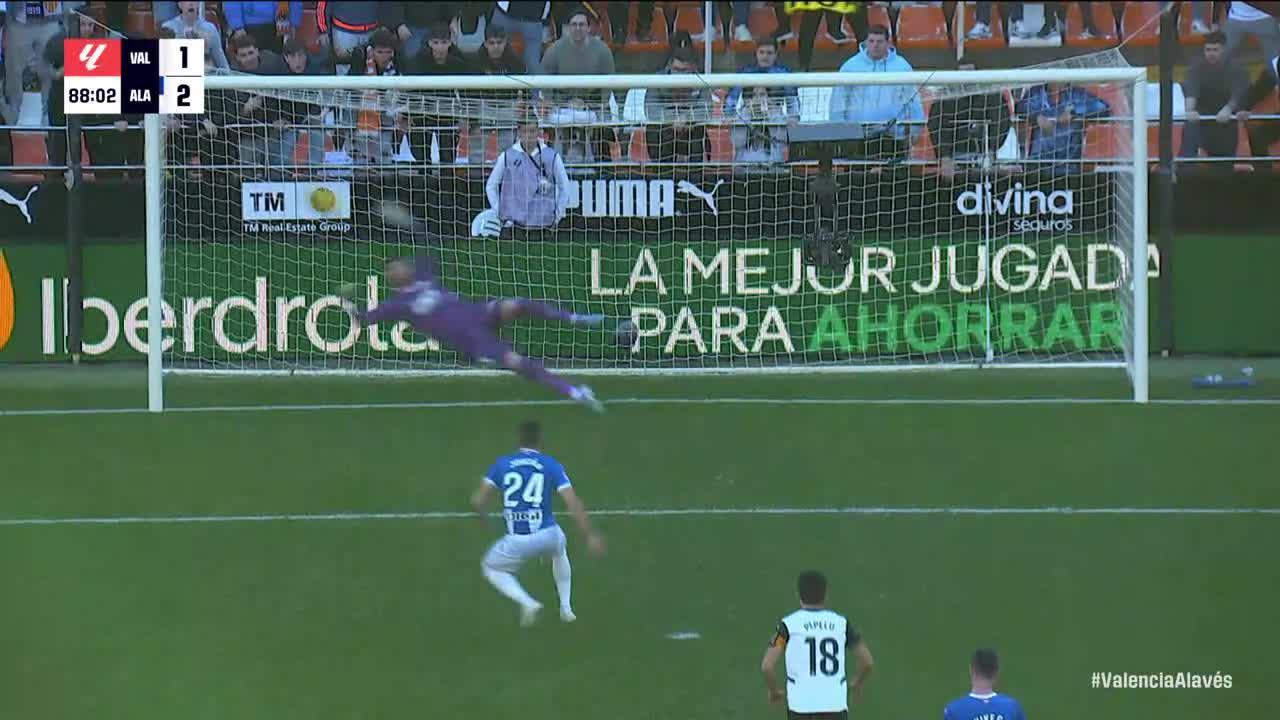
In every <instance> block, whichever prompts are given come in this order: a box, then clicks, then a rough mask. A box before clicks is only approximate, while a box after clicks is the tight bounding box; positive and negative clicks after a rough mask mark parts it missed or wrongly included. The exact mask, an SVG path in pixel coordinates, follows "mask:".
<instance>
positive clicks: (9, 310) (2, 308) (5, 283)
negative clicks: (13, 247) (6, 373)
mask: <svg viewBox="0 0 1280 720" xmlns="http://www.w3.org/2000/svg"><path fill="white" fill-rule="evenodd" d="M13 310H14V307H13V280H12V279H11V278H10V277H9V265H8V263H6V262H5V260H4V251H3V250H0V350H3V349H4V346H5V345H8V344H9V338H10V337H11V336H12V335H13V314H14V313H13Z"/></svg>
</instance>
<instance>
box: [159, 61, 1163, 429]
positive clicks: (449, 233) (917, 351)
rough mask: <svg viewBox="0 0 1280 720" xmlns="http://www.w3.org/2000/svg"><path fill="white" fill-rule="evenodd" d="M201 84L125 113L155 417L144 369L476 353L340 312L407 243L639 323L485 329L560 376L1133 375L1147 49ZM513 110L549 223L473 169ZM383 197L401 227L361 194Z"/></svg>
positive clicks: (376, 294)
mask: <svg viewBox="0 0 1280 720" xmlns="http://www.w3.org/2000/svg"><path fill="white" fill-rule="evenodd" d="M206 91H207V93H208V97H207V98H206V108H209V109H210V115H209V116H207V117H206V118H203V119H200V118H198V119H195V120H186V119H174V118H172V117H158V116H150V117H148V118H147V121H146V123H145V131H146V136H147V143H146V149H147V153H146V166H147V167H146V179H147V190H146V193H147V195H146V197H147V254H146V255H147V274H146V277H147V296H148V316H147V322H148V325H147V327H148V331H149V337H163V338H164V342H163V343H149V344H148V363H147V367H148V389H149V397H150V400H149V407H150V409H152V410H160V409H162V408H163V407H164V406H165V401H164V397H163V377H164V374H165V373H170V372H176V373H181V372H226V373H279V372H288V373H297V372H334V373H365V372H368V373H392V374H396V373H399V374H405V373H478V372H485V371H483V370H480V369H477V368H476V367H475V366H474V365H473V364H472V363H470V362H469V361H467V359H466V358H462V357H459V356H458V355H456V354H455V353H453V352H452V351H451V350H450V349H448V348H442V347H440V346H439V345H438V344H437V343H435V342H434V341H433V340H432V339H430V338H422V337H418V336H415V335H414V334H413V332H412V331H411V330H410V329H408V328H407V327H405V326H404V324H403V323H398V324H395V325H392V326H389V327H376V326H374V327H369V328H358V327H356V326H355V325H354V323H352V322H351V321H350V319H349V317H348V316H347V315H346V313H345V312H344V311H343V310H342V309H341V304H340V302H339V299H338V298H337V297H336V296H335V294H334V293H335V292H336V289H337V288H338V287H339V286H341V285H343V284H348V283H356V284H357V285H358V286H359V287H360V296H361V297H360V299H361V300H364V301H367V302H369V303H371V304H376V303H377V302H378V301H379V300H380V299H383V298H385V296H386V292H387V290H386V288H385V286H384V285H385V283H384V281H383V280H382V278H381V277H380V275H381V269H382V264H383V262H384V261H385V260H386V259H388V258H391V257H397V256H404V255H418V254H428V255H431V256H432V257H433V258H434V259H435V260H436V261H437V263H438V265H439V266H440V273H441V275H442V278H443V279H444V281H445V282H446V284H448V285H449V286H450V287H451V288H453V289H455V290H457V291H458V292H460V293H461V294H463V295H465V296H468V297H477V298H490V297H505V296H513V295H514V296H525V297H531V298H534V299H537V300H543V301H547V302H551V303H557V304H561V305H566V306H570V307H573V308H574V309H575V310H578V311H581V312H598V313H604V314H606V315H608V316H610V317H614V318H626V319H630V320H632V321H633V322H634V323H635V324H636V326H637V329H638V333H637V335H638V337H637V338H636V340H635V342H634V343H632V344H631V345H629V346H622V345H620V344H618V342H617V341H616V337H615V336H613V335H611V334H610V333H608V332H603V331H587V330H582V329H575V328H563V327H554V326H549V325H544V324H520V325H517V326H515V327H514V328H511V329H509V330H508V331H507V332H508V333H509V337H510V339H511V340H512V341H513V342H514V343H515V344H516V346H517V347H520V348H521V349H522V350H525V351H527V352H528V353H529V354H530V355H533V356H537V357H540V358H543V359H544V360H545V361H546V362H547V364H548V365H549V366H550V367H553V368H559V369H562V370H565V371H566V372H573V373H582V374H587V373H613V374H655V373H674V372H679V373H685V372H693V373H706V372H715V373H726V372H727V373H760V372H774V373H776V372H856V371H868V370H875V371H891V370H902V369H914V370H920V369H933V368H958V367H971V368H983V367H996V368H999V367H1006V368H1009V367H1019V368H1022V367H1026V368H1067V367H1085V368H1088V367H1117V368H1120V367H1123V368H1124V369H1125V370H1126V371H1127V373H1128V376H1129V380H1130V383H1131V386H1132V397H1133V399H1134V400H1135V401H1137V402H1145V401H1146V400H1147V396H1148V388H1147V385H1148V373H1147V365H1148V345H1147V325H1148V322H1147V283H1146V268H1147V262H1148V243H1147V175H1146V173H1147V126H1146V72H1145V69H1143V68H1131V67H1060V68H1039V69H1021V70H984V71H964V72H962V71H928V72H907V73H896V72H895V73H887V72H886V73H880V72H875V73H804V74H783V73H765V74H736V73H735V74H716V75H701V74H692V73H691V74H654V75H608V76H542V75H539V76H520V77H515V76H460V77H438V76H352V75H347V76H289V77H274V76H270V77H268V76H254V75H209V76H208V77H207V78H206ZM596 97H599V98H600V101H599V104H598V105H596V104H595V102H596V100H595V98H596ZM583 98H586V102H585V103H584V102H583ZM756 101H758V103H759V105H758V108H757V107H756V106H753V105H752V103H753V102H756ZM876 103H879V107H880V114H879V115H876V114H875V112H871V113H870V114H869V115H868V114H866V108H869V107H875V106H876ZM983 103H985V105H984V104H983ZM695 106H696V107H697V108H699V110H698V112H693V111H690V110H689V108H692V107H695ZM219 108H221V110H219ZM975 108H979V109H980V110H981V112H979V111H976V110H975ZM1047 108H1051V109H1052V112H1050V110H1049V109H1047ZM983 112H986V113H987V115H985V116H983V115H982V113H983ZM753 113H754V114H753ZM1002 113H1003V114H1007V116H1008V119H1007V120H1005V119H1004V116H1003V115H1002ZM531 116H533V117H536V119H537V122H538V125H539V127H540V130H541V131H542V132H544V133H546V139H547V141H548V143H549V146H550V147H551V148H553V149H554V150H555V152H556V153H558V155H559V156H560V157H561V158H562V160H563V161H564V164H565V165H566V167H567V170H568V177H569V180H568V185H567V186H565V187H560V186H559V185H557V184H552V185H548V184H547V183H548V180H547V179H546V178H547V177H548V175H547V173H545V172H544V173H543V178H544V179H543V180H542V181H540V182H541V184H540V185H539V186H538V188H539V189H538V192H545V193H546V194H547V195H549V196H551V197H552V198H553V202H552V205H553V206H554V207H556V208H557V209H558V211H559V212H558V213H557V214H558V215H559V219H558V220H552V221H550V222H548V223H544V224H545V225H547V227H540V228H527V227H524V226H523V225H524V223H523V217H521V218H519V219H517V220H512V218H511V217H509V215H510V213H511V212H512V211H511V209H510V208H508V207H502V208H496V207H491V204H492V203H491V199H490V197H489V194H488V192H487V190H486V187H485V183H486V178H487V176H488V175H489V173H490V171H491V169H492V167H493V165H494V162H495V155H496V154H497V153H499V152H501V151H502V150H503V149H505V148H508V147H510V146H511V144H512V143H513V142H514V140H515V138H516V132H515V125H516V121H517V119H518V118H526V119H527V118H529V117H531ZM204 120H209V121H210V122H211V123H213V125H214V129H213V130H212V131H210V130H209V129H208V126H207V125H205V124H203V123H204ZM184 123H185V124H184ZM694 133H696V135H695V134H694ZM558 182H559V181H558V180H555V183H558ZM388 200H391V201H395V202H398V203H401V204H404V205H406V206H407V207H408V208H409V209H410V210H411V212H413V214H414V215H415V216H417V217H418V218H419V219H420V220H421V221H422V223H423V224H424V226H425V227H426V228H427V230H428V232H427V234H426V237H425V238H424V237H423V236H421V235H414V234H410V233H406V232H405V231H403V229H401V228H398V227H393V226H392V225H391V224H390V223H388V222H386V221H385V220H384V219H383V218H381V217H380V215H379V213H378V211H377V208H378V207H379V206H380V205H381V204H382V203H384V202H385V201H388ZM534 224H537V223H534Z"/></svg>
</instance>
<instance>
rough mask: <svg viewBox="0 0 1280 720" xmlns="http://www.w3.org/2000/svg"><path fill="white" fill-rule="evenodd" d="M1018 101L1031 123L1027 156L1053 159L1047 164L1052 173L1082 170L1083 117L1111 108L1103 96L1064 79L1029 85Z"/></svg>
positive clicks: (1091, 117)
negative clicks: (1065, 81) (1033, 85)
mask: <svg viewBox="0 0 1280 720" xmlns="http://www.w3.org/2000/svg"><path fill="white" fill-rule="evenodd" d="M1018 105H1019V114H1020V115H1022V116H1024V117H1026V118H1027V119H1028V120H1029V121H1031V122H1032V123H1033V124H1032V126H1031V150H1030V152H1028V153H1027V159H1029V160H1039V161H1055V162H1051V163H1050V164H1049V167H1048V168H1047V169H1048V170H1050V171H1051V172H1053V173H1055V174H1068V173H1079V172H1082V170H1083V165H1082V164H1081V163H1080V160H1081V159H1083V158H1084V130H1085V121H1086V120H1095V119H1098V118H1102V117H1106V116H1107V115H1108V114H1110V112H1111V107H1110V106H1109V105H1107V103H1106V101H1105V100H1103V99H1101V98H1099V97H1098V96H1097V95H1094V94H1093V93H1091V92H1089V91H1088V90H1085V89H1084V88H1082V87H1077V86H1075V85H1070V84H1067V83H1048V84H1046V85H1037V86H1035V87H1032V88H1028V89H1027V91H1026V92H1025V93H1024V94H1023V96H1022V99H1021V100H1020V101H1019V102H1018Z"/></svg>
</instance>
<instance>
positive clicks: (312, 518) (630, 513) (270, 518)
mask: <svg viewBox="0 0 1280 720" xmlns="http://www.w3.org/2000/svg"><path fill="white" fill-rule="evenodd" d="M591 514H592V515H600V516H605V517H710V516H753V515H782V516H788V515H790V516H801V515H871V516H884V517H893V516H924V515H946V516H993V515H1001V516H1034V515H1047V516H1082V515H1083V516H1108V515H1111V516H1117V515H1121V516H1125V515H1127V516H1166V517H1175V516H1186V515H1197V516H1209V515H1272V516H1280V508H1227V507H1217V508H1212V507H1184V508H1176V507H1174V508H1152V507H1148V508H1143V507H1092V508H1090V507H1083V508H1075V507H1007V508H1000V507H988V508H981V507H843V508H837V507H828V508H785V507H777V508H770V507H754V508H714V507H709V508H634V509H604V510H593V511H591ZM491 516H492V517H494V518H495V519H496V518H500V517H501V516H500V515H498V514H491ZM477 517H480V515H479V514H478V513H474V512H450V511H440V512H430V511H424V512H386V513H373V512H369V513H360V512H345V513H290V514H264V515H151V516H145V515H135V516H117V517H51V518H0V527H30V526H47V525H197V524H232V523H266V522H377V521H396V520H399V521H406V520H457V519H466V518H473V519H474V518H477Z"/></svg>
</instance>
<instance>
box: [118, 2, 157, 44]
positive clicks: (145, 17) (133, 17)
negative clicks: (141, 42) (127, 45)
mask: <svg viewBox="0 0 1280 720" xmlns="http://www.w3.org/2000/svg"><path fill="white" fill-rule="evenodd" d="M124 31H125V32H126V33H127V34H128V35H129V36H130V37H154V36H155V34H156V17H155V15H154V14H152V12H151V8H145V9H142V10H138V9H135V8H133V7H130V8H129V14H128V15H126V16H125V22H124Z"/></svg>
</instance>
